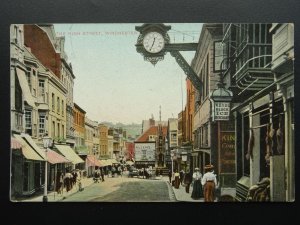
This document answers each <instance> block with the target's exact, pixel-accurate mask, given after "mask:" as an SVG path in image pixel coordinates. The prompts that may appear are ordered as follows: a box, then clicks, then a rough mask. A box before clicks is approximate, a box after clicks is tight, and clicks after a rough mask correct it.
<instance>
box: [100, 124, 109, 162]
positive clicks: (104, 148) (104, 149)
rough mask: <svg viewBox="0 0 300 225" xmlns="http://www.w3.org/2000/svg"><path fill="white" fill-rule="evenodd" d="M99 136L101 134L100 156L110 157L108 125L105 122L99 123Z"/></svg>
mask: <svg viewBox="0 0 300 225" xmlns="http://www.w3.org/2000/svg"><path fill="white" fill-rule="evenodd" d="M99 134H100V135H99V136H100V139H99V140H100V142H99V146H100V158H103V159H105V158H108V157H109V154H108V127H107V126H106V125H104V124H99Z"/></svg>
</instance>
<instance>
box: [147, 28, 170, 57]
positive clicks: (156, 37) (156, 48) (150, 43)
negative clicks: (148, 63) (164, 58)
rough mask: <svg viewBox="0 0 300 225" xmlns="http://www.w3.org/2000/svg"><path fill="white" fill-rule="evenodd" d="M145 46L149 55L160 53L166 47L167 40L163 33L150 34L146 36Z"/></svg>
mask: <svg viewBox="0 0 300 225" xmlns="http://www.w3.org/2000/svg"><path fill="white" fill-rule="evenodd" d="M143 46H144V48H145V50H146V51H147V52H149V53H158V52H160V51H161V50H162V49H163V48H164V46H165V39H164V37H163V36H162V34H161V33H158V32H155V31H154V32H149V33H147V34H146V35H145V36H144V39H143Z"/></svg>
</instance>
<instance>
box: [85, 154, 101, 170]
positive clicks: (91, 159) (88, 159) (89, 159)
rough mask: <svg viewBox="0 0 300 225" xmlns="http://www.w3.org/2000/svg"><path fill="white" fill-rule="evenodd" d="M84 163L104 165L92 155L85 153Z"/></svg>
mask: <svg viewBox="0 0 300 225" xmlns="http://www.w3.org/2000/svg"><path fill="white" fill-rule="evenodd" d="M86 164H87V166H99V167H101V166H104V165H103V164H102V163H101V162H100V161H99V160H98V159H96V157H95V156H94V155H87V157H86Z"/></svg>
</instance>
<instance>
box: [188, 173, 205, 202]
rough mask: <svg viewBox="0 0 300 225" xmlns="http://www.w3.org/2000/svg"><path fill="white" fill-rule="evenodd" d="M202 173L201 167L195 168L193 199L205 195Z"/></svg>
mask: <svg viewBox="0 0 300 225" xmlns="http://www.w3.org/2000/svg"><path fill="white" fill-rule="evenodd" d="M201 178H202V174H201V173H200V171H199V168H195V172H194V173H193V181H194V184H193V192H192V196H191V197H192V199H200V198H202V197H203V190H202V185H201Z"/></svg>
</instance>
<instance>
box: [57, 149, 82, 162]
mask: <svg viewBox="0 0 300 225" xmlns="http://www.w3.org/2000/svg"><path fill="white" fill-rule="evenodd" d="M55 147H56V148H57V149H58V150H59V151H60V152H61V153H62V154H63V155H64V156H65V157H66V158H67V159H68V160H70V161H71V162H72V164H78V163H84V161H83V160H82V159H81V158H80V157H79V156H78V155H77V154H76V153H75V152H74V150H73V149H72V148H71V147H70V146H68V145H55Z"/></svg>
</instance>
